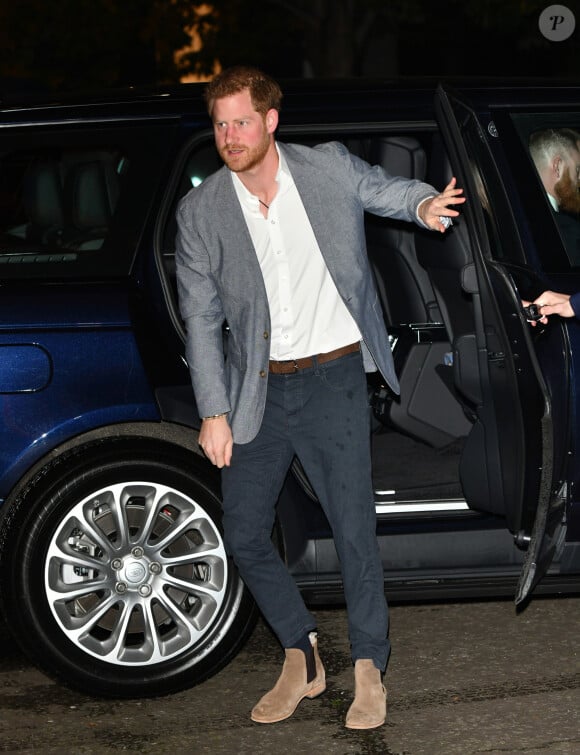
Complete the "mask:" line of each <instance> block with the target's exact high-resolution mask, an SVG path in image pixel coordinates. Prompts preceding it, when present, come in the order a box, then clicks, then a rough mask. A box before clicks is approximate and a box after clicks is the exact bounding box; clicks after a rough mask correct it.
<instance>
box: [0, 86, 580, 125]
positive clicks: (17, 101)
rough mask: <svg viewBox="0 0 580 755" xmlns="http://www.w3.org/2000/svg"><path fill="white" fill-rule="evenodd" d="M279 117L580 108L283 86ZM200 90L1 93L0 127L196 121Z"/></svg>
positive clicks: (565, 96) (466, 92)
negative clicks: (455, 102) (455, 105)
mask: <svg viewBox="0 0 580 755" xmlns="http://www.w3.org/2000/svg"><path fill="white" fill-rule="evenodd" d="M280 83H281V86H282V90H283V92H284V100H283V105H282V111H283V117H286V116H289V118H290V121H292V120H294V118H293V117H292V116H293V114H295V115H299V116H300V117H301V118H303V117H304V116H305V115H310V116H311V117H312V118H313V119H316V120H319V119H320V118H324V119H327V120H331V121H335V120H343V121H344V120H350V119H351V118H350V117H349V114H350V115H351V116H356V118H355V120H359V119H360V118H361V117H365V118H369V119H370V118H373V119H374V118H378V119H383V118H386V117H390V113H391V112H396V111H397V110H400V109H402V110H403V111H404V112H406V113H409V112H417V113H419V112H420V113H423V114H424V115H427V114H428V113H430V112H431V109H432V103H433V99H434V95H435V92H436V90H437V87H438V86H439V85H440V84H441V85H442V86H443V87H444V88H445V89H446V90H448V91H450V92H454V93H455V94H456V95H457V96H459V97H461V98H464V99H466V100H467V101H469V102H470V103H471V104H473V105H474V106H476V107H478V108H480V107H483V108H485V109H489V108H495V107H512V106H518V107H519V106H533V105H538V106H539V105H554V106H557V105H558V104H561V105H565V106H569V105H571V104H579V103H580V82H577V81H567V80H562V81H554V80H551V79H548V78H546V79H512V80H509V79H471V78H470V79H460V78H457V79H452V78H445V79H444V80H441V79H439V78H435V77H433V78H420V79H417V78H404V77H401V78H393V79H368V78H353V79H287V80H284V79H282V80H281V81H280ZM203 88H204V85H203V84H197V83H196V84H178V85H170V86H156V87H128V88H124V89H108V90H102V91H90V92H62V93H55V92H30V91H28V92H25V91H21V92H15V91H11V92H10V93H4V94H3V93H2V92H1V91H0V122H3V123H11V124H14V125H16V124H18V123H25V122H26V123H30V122H46V121H50V120H55V121H60V120H62V119H74V120H79V119H80V120H82V119H83V118H89V119H93V118H136V117H137V118H138V117H177V116H182V115H191V116H198V117H202V118H204V119H207V114H206V110H205V105H204V102H203Z"/></svg>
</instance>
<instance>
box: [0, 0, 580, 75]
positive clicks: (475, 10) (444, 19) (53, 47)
mask: <svg viewBox="0 0 580 755" xmlns="http://www.w3.org/2000/svg"><path fill="white" fill-rule="evenodd" d="M565 4H566V5H567V7H569V8H570V9H572V10H573V12H574V13H575V15H576V19H577V23H578V27H577V29H576V32H575V34H573V35H572V37H571V38H570V39H569V40H567V41H566V42H561V43H550V42H548V41H547V40H545V39H544V38H543V37H542V35H541V34H540V33H539V31H538V16H539V14H540V12H541V11H542V10H543V9H544V8H545V7H546V5H547V0H510V2H505V0H470V1H469V2H465V0H446V1H445V2H439V3H434V2H433V0H253V2H248V1H247V0H207V1H206V2H203V1H202V0H56V2H47V0H0V78H2V79H3V80H4V83H5V82H6V81H7V80H8V79H10V78H12V79H16V80H19V81H22V80H24V79H29V80H30V79H32V80H36V81H38V82H41V83H42V84H43V85H45V86H47V87H50V88H53V89H59V90H63V89H77V88H93V87H115V86H126V85H143V84H145V85H147V84H159V83H171V82H177V81H179V80H180V79H181V78H182V77H185V76H187V75H188V74H189V75H191V74H195V75H197V76H205V77H207V76H210V75H212V74H213V73H214V72H215V70H216V65H221V66H229V65H232V64H234V63H247V64H253V65H257V66H259V67H261V68H264V69H265V70H267V71H268V72H270V73H272V74H273V75H274V76H277V77H290V76H296V77H301V76H320V77H341V76H362V75H375V76H383V77H384V76H395V75H422V76H424V75H432V76H452V75H479V76H481V75H484V76H485V75H490V76H502V77H505V76H508V75H556V76H577V77H579V76H580V56H579V55H578V54H577V50H578V38H579V36H580V0H565ZM192 36H193V37H194V38H195V39H196V41H197V44H194V45H192Z"/></svg>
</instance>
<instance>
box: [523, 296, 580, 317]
mask: <svg viewBox="0 0 580 755" xmlns="http://www.w3.org/2000/svg"><path fill="white" fill-rule="evenodd" d="M534 304H536V305H537V306H538V307H539V308H540V313H541V314H542V315H545V316H546V317H547V316H549V315H560V317H578V316H580V292H578V293H576V294H572V296H570V295H569V294H559V293H557V292H556V291H544V293H542V294H540V296H538V298H537V299H535V301H534Z"/></svg>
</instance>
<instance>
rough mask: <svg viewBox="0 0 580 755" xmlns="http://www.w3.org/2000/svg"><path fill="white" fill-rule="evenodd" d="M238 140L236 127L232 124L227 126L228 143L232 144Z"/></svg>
mask: <svg viewBox="0 0 580 755" xmlns="http://www.w3.org/2000/svg"><path fill="white" fill-rule="evenodd" d="M235 141H236V128H235V126H234V125H233V124H232V125H231V126H227V127H226V144H231V143H232V142H235Z"/></svg>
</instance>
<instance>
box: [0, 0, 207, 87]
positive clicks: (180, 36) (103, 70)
mask: <svg viewBox="0 0 580 755" xmlns="http://www.w3.org/2000/svg"><path fill="white" fill-rule="evenodd" d="M194 19H195V10H194V6H193V5H192V3H191V0H56V2H50V1H49V2H47V0H17V1H14V0H0V76H2V78H4V79H14V80H24V79H32V80H34V81H37V82H41V83H43V84H44V85H45V86H47V87H49V88H52V89H78V88H91V87H96V86H98V87H101V86H104V87H115V86H123V85H128V84H136V85H139V84H151V83H156V82H164V81H177V80H178V77H179V72H178V71H177V69H176V66H175V63H174V59H173V55H174V51H175V50H176V49H178V48H179V47H182V46H183V45H185V44H187V42H188V41H189V39H190V38H189V36H188V34H187V32H186V30H185V27H186V26H188V25H191V24H192V23H193V21H194Z"/></svg>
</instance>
